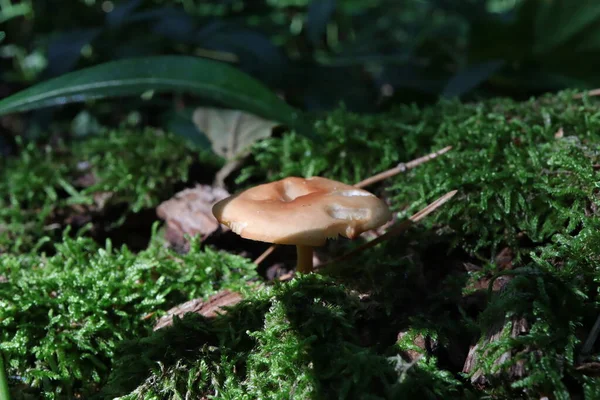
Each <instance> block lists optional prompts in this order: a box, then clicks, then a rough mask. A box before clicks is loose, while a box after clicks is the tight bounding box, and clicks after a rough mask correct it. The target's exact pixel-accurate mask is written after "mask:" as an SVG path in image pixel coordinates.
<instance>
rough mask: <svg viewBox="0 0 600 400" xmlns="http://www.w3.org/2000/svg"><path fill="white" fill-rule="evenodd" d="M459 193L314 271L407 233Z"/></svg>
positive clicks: (290, 273)
mask: <svg viewBox="0 0 600 400" xmlns="http://www.w3.org/2000/svg"><path fill="white" fill-rule="evenodd" d="M456 193H457V191H456V190H453V191H451V192H448V193H446V194H445V195H443V196H442V197H440V198H438V199H437V200H435V201H434V202H432V203H430V204H428V205H426V206H425V207H424V208H422V209H421V210H419V211H418V212H417V213H416V214H413V215H412V216H411V217H410V218H408V219H407V220H404V221H400V222H397V223H395V224H394V225H393V226H392V227H391V228H390V229H388V231H387V232H386V233H384V234H383V235H381V236H379V237H377V238H375V239H373V240H371V241H370V242H367V243H364V244H362V245H360V246H358V247H356V248H355V249H352V250H351V251H350V252H348V253H346V254H344V255H342V256H340V257H338V258H335V259H333V260H331V261H327V262H326V263H323V264H319V265H317V266H315V267H314V271H317V270H320V269H322V268H325V267H328V266H329V265H331V264H335V263H339V262H341V261H345V260H347V259H350V258H352V257H354V256H355V255H356V254H358V253H360V252H361V251H364V250H366V249H368V248H371V247H373V246H376V245H378V244H379V243H381V242H383V241H385V240H387V239H389V238H392V237H394V236H398V235H399V234H401V233H402V232H405V231H407V230H408V229H409V228H410V227H411V226H413V225H414V224H416V223H417V222H419V221H421V220H422V219H423V218H425V217H426V216H428V215H429V214H431V213H432V212H434V211H435V210H437V209H438V208H440V207H441V206H442V205H444V204H445V203H447V202H448V200H450V199H451V198H452V197H454V195H455V194H456ZM293 276H294V271H290V272H288V273H287V274H284V275H281V276H280V277H279V278H278V279H279V280H280V281H287V280H289V279H291V278H292V277H293Z"/></svg>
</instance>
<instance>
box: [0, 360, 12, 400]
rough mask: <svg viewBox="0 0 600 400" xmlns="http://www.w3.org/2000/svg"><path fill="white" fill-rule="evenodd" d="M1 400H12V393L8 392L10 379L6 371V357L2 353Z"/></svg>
mask: <svg viewBox="0 0 600 400" xmlns="http://www.w3.org/2000/svg"><path fill="white" fill-rule="evenodd" d="M0 400H10V392H9V390H8V377H7V376H6V370H5V369H4V356H3V355H2V353H0Z"/></svg>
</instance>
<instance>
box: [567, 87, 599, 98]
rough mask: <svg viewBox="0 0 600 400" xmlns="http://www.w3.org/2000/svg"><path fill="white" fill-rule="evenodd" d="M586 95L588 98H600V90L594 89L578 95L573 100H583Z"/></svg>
mask: <svg viewBox="0 0 600 400" xmlns="http://www.w3.org/2000/svg"><path fill="white" fill-rule="evenodd" d="M586 94H587V95H588V96H590V97H592V96H600V89H592V90H589V91H587V92H584V93H577V94H575V95H573V98H574V99H581V98H583V96H584V95H586Z"/></svg>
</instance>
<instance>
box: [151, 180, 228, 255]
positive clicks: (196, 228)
mask: <svg viewBox="0 0 600 400" xmlns="http://www.w3.org/2000/svg"><path fill="white" fill-rule="evenodd" d="M228 196H229V193H228V192H227V191H226V190H225V189H222V188H215V187H211V186H208V185H198V186H196V187H195V188H191V189H185V190H183V191H181V192H179V193H177V194H176V195H175V196H174V197H173V198H171V199H169V200H167V201H165V202H163V203H162V204H161V205H160V206H158V208H157V209H156V213H157V215H158V217H159V218H161V219H163V220H165V221H166V232H165V237H166V239H167V241H168V242H169V243H170V244H171V245H172V246H173V247H175V248H182V249H187V246H188V243H187V240H186V239H185V236H186V235H190V236H196V235H200V237H201V238H202V240H204V239H206V238H207V237H208V236H210V235H211V234H213V233H214V232H216V231H217V230H219V229H225V228H223V227H221V225H220V224H219V221H217V219H216V218H215V217H214V216H213V214H212V206H213V205H214V204H215V203H216V202H217V201H219V200H222V199H224V198H226V197H228Z"/></svg>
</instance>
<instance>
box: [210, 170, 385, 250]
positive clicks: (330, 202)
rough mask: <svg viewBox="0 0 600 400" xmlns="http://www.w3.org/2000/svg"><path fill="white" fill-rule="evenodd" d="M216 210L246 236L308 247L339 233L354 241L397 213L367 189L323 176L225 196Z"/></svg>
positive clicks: (221, 219) (214, 211)
mask: <svg viewBox="0 0 600 400" xmlns="http://www.w3.org/2000/svg"><path fill="white" fill-rule="evenodd" d="M212 211H213V214H214V215H215V217H216V218H217V220H219V222H221V223H222V224H224V225H226V226H228V227H229V228H231V230H232V231H234V232H235V233H237V234H238V235H240V236H242V237H244V238H247V239H252V240H259V241H262V242H269V243H278V244H295V245H303V246H322V245H324V244H325V242H326V240H327V239H328V238H337V237H338V235H341V236H345V237H348V238H350V239H354V238H355V237H357V236H358V235H360V234H361V233H362V232H365V231H368V230H370V229H374V228H377V227H378V226H381V225H383V224H384V223H385V222H387V221H389V220H390V219H391V217H392V215H391V213H390V210H389V208H388V207H387V205H386V204H385V203H384V202H383V201H382V200H380V199H379V198H377V197H376V196H375V195H373V194H371V193H369V192H367V191H366V190H362V189H357V188H355V187H353V186H350V185H346V184H344V183H341V182H336V181H332V180H330V179H325V178H318V177H315V178H308V179H304V178H296V177H290V178H285V179H282V180H280V181H277V182H272V183H267V184H264V185H259V186H256V187H253V188H250V189H248V190H246V191H244V192H241V193H239V194H237V195H234V196H231V197H228V198H226V199H224V200H221V201H220V202H218V203H216V204H215V205H214V206H213V210H212Z"/></svg>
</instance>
